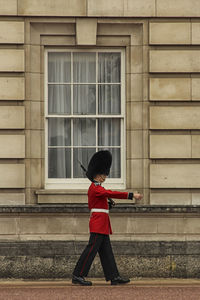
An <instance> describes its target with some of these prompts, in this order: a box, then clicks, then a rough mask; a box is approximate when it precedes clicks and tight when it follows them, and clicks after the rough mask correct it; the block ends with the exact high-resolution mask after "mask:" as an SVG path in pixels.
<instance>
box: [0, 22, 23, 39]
mask: <svg viewBox="0 0 200 300" xmlns="http://www.w3.org/2000/svg"><path fill="white" fill-rule="evenodd" d="M23 43H24V22H15V21H12V22H10V21H0V44H23Z"/></svg>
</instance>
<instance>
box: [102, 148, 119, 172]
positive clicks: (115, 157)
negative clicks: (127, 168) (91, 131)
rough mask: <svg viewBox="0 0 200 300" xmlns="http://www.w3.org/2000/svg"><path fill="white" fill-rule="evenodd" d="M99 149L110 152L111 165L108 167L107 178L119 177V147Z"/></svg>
mask: <svg viewBox="0 0 200 300" xmlns="http://www.w3.org/2000/svg"><path fill="white" fill-rule="evenodd" d="M100 150H108V151H110V152H111V154H112V166H111V169H110V174H109V178H120V177H121V158H120V148H99V151H100Z"/></svg>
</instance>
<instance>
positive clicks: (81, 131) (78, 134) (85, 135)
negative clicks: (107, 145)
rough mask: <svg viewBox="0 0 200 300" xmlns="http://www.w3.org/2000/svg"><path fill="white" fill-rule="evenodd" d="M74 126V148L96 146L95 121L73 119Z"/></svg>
mask: <svg viewBox="0 0 200 300" xmlns="http://www.w3.org/2000/svg"><path fill="white" fill-rule="evenodd" d="M73 124H74V146H95V145H96V120H94V119H75V120H74V121H73Z"/></svg>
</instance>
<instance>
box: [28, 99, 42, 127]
mask: <svg viewBox="0 0 200 300" xmlns="http://www.w3.org/2000/svg"><path fill="white" fill-rule="evenodd" d="M30 113H31V119H30V122H31V128H32V129H41V127H42V124H41V117H42V112H41V102H36V101H32V102H31V111H30Z"/></svg>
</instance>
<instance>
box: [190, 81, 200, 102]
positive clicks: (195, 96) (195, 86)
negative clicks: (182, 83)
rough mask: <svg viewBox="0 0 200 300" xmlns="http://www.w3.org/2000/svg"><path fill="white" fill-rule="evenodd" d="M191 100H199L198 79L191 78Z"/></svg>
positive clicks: (199, 84) (199, 88) (199, 85)
mask: <svg viewBox="0 0 200 300" xmlns="http://www.w3.org/2000/svg"><path fill="white" fill-rule="evenodd" d="M192 100H193V101H199V100H200V78H192Z"/></svg>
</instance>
